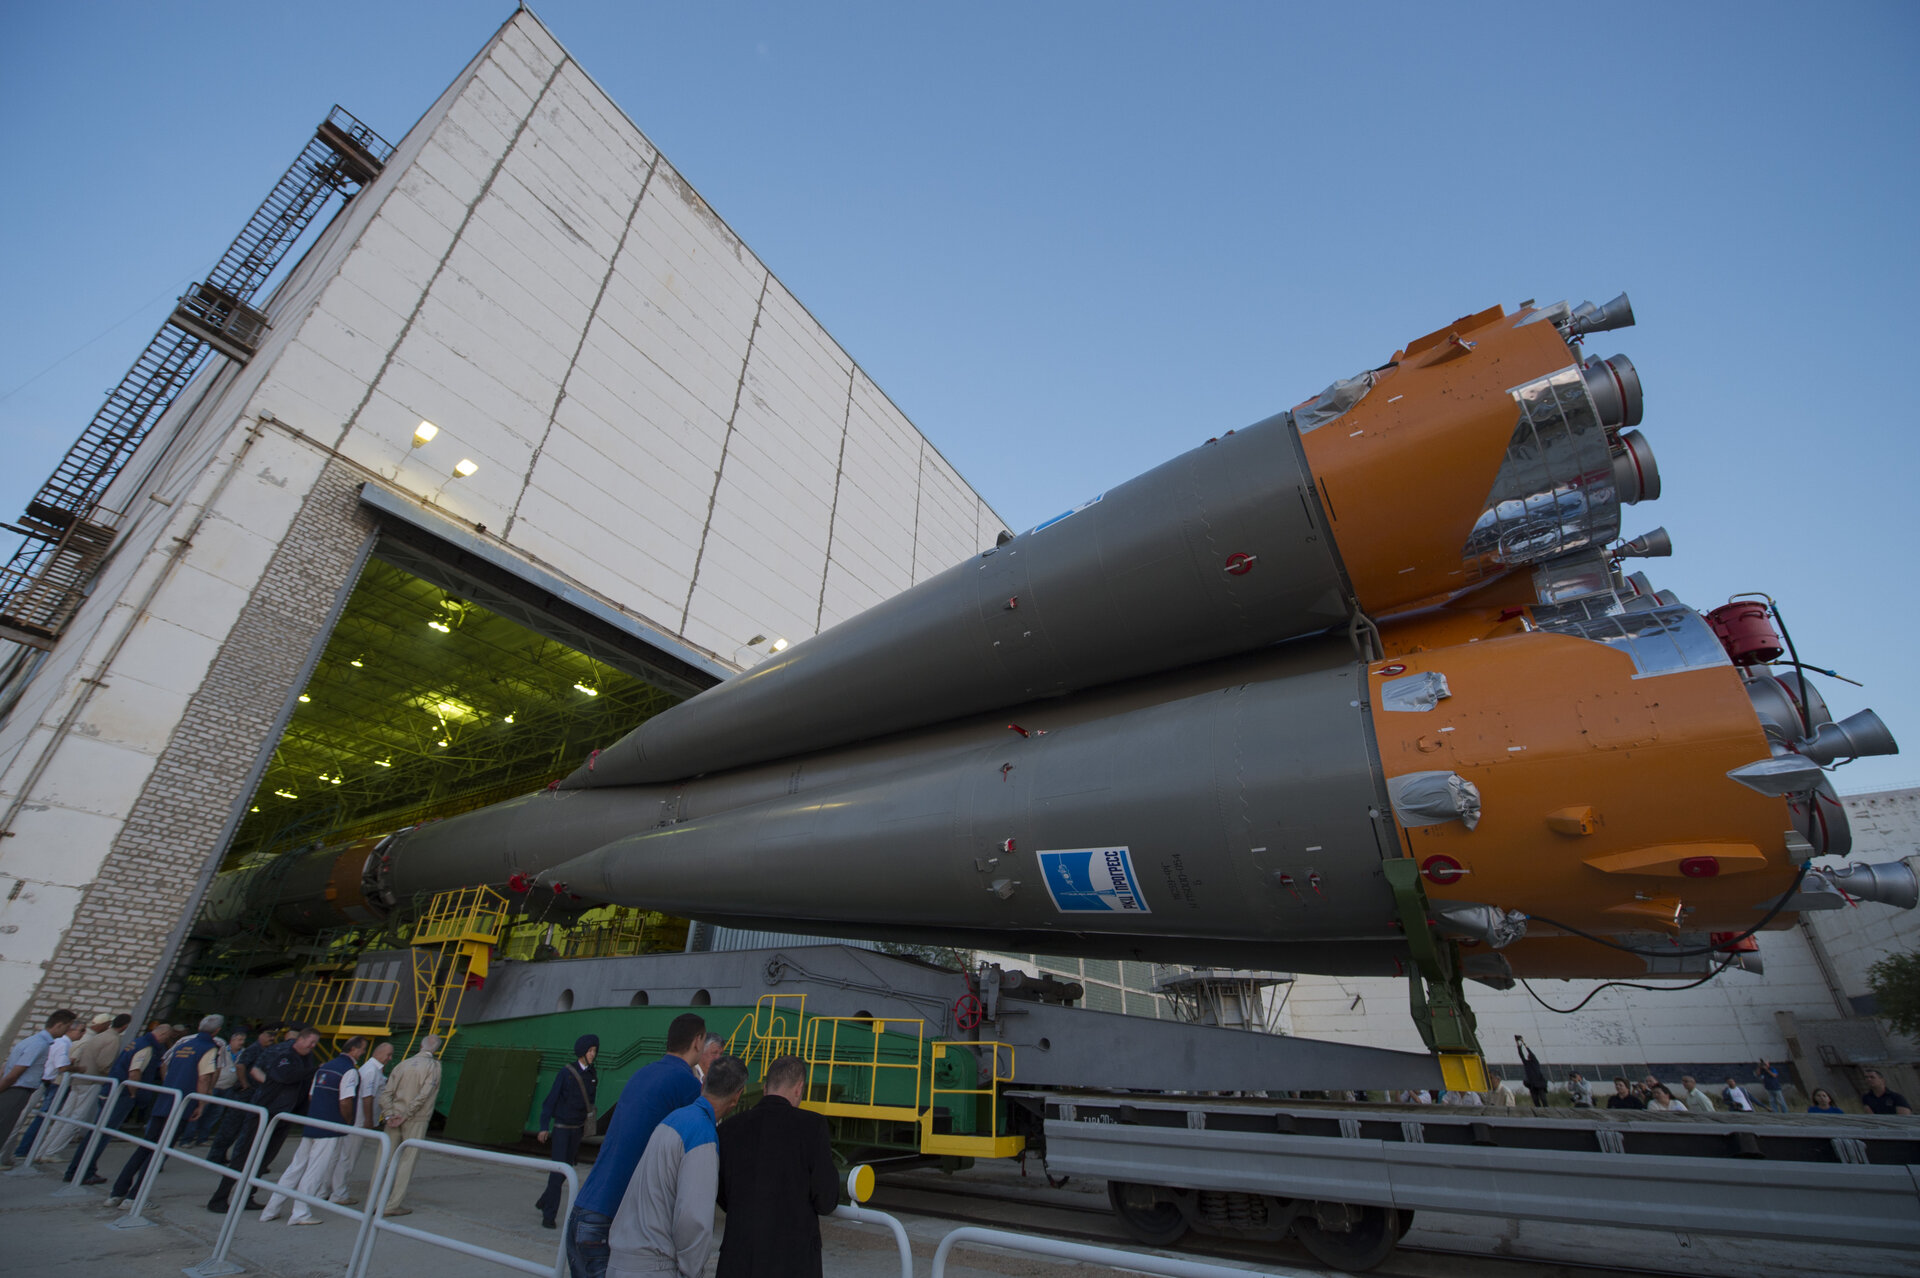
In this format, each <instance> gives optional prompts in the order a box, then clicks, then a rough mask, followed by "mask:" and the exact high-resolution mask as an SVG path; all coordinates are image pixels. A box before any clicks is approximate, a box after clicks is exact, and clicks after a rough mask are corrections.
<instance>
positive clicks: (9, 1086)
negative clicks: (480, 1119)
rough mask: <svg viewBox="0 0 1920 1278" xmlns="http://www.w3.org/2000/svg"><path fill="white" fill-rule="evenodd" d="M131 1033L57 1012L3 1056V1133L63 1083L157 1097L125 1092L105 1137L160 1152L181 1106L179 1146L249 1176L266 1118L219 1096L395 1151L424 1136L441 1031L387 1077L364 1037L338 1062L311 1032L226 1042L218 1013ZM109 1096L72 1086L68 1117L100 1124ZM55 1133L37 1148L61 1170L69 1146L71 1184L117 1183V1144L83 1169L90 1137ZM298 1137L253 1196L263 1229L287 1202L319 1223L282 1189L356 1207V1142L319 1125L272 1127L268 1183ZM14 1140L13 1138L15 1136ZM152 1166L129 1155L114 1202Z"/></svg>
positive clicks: (382, 1049) (228, 1196) (103, 1017)
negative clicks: (111, 1162) (271, 1185)
mask: <svg viewBox="0 0 1920 1278" xmlns="http://www.w3.org/2000/svg"><path fill="white" fill-rule="evenodd" d="M132 1023H133V1021H132V1017H130V1016H127V1015H124V1014H123V1015H120V1016H112V1015H109V1014H106V1013H101V1014H100V1015H97V1016H94V1017H92V1018H91V1019H90V1020H82V1019H81V1017H80V1016H79V1015H78V1014H76V1013H74V1012H71V1011H67V1010H64V1009H63V1010H61V1011H57V1012H55V1013H53V1015H51V1016H49V1017H48V1018H47V1020H46V1022H45V1025H44V1027H43V1028H42V1029H41V1030H40V1032H39V1033H37V1034H34V1035H32V1036H31V1037H29V1038H26V1039H23V1040H22V1041H21V1042H20V1043H19V1044H17V1045H16V1046H15V1047H14V1049H13V1052H12V1053H11V1054H10V1055H9V1056H8V1057H7V1064H6V1069H5V1072H4V1073H3V1074H0V1133H9V1134H10V1133H11V1132H12V1130H13V1129H14V1128H15V1127H16V1126H17V1125H18V1124H19V1121H20V1119H21V1117H22V1116H23V1114H24V1112H25V1111H26V1110H27V1108H28V1106H29V1105H30V1104H31V1103H32V1101H33V1100H34V1098H35V1097H36V1096H43V1097H45V1098H46V1100H47V1102H48V1103H51V1101H52V1099H53V1098H54V1096H55V1095H57V1093H58V1089H59V1086H60V1083H61V1080H62V1078H63V1077H64V1076H65V1075H68V1074H75V1075H86V1076H89V1077H93V1078H100V1077H105V1078H110V1079H118V1080H120V1081H122V1082H133V1083H144V1084H149V1085H151V1086H154V1087H156V1088H158V1089H160V1090H152V1091H149V1090H146V1089H144V1088H122V1089H121V1090H120V1092H119V1095H118V1097H117V1098H116V1099H115V1101H114V1105H113V1110H112V1112H111V1113H109V1114H108V1115H107V1117H106V1127H107V1129H108V1130H109V1131H115V1130H119V1129H122V1128H124V1127H126V1126H127V1125H128V1124H129V1123H131V1124H133V1125H135V1126H138V1127H139V1128H140V1129H141V1134H142V1135H143V1136H144V1137H145V1139H147V1140H150V1141H156V1142H157V1141H158V1140H159V1139H160V1137H161V1136H162V1135H164V1134H165V1132H166V1129H167V1126H168V1123H169V1120H172V1116H173V1109H174V1106H175V1105H176V1104H182V1105H185V1106H186V1110H185V1112H184V1113H182V1114H181V1116H180V1117H179V1118H178V1119H177V1120H173V1121H174V1127H175V1130H174V1134H173V1141H172V1147H173V1148H176V1149H193V1148H195V1147H199V1146H206V1147H207V1152H206V1154H205V1155H204V1157H205V1158H206V1159H207V1161H209V1162H213V1163H218V1164H220V1165H221V1166H224V1167H228V1168H231V1169H232V1170H234V1171H240V1170H242V1169H243V1168H244V1166H245V1163H246V1158H247V1155H248V1152H249V1151H250V1150H251V1149H252V1148H253V1144H254V1134H255V1132H256V1131H257V1129H258V1126H259V1123H260V1121H261V1120H260V1118H259V1116H258V1115H257V1114H255V1113H254V1112H252V1111H250V1110H245V1109H238V1108H234V1107H232V1106H229V1105H221V1104H217V1103H213V1098H218V1099H220V1100H228V1101H241V1102H246V1103H248V1104H252V1105H257V1106H259V1107H261V1108H262V1109H264V1110H265V1111H266V1114H267V1116H268V1119H269V1120H271V1119H272V1118H273V1117H275V1116H277V1115H280V1114H292V1115H295V1116H296V1117H297V1118H302V1119H308V1120H324V1121H327V1122H330V1123H337V1124H342V1125H345V1126H347V1127H364V1128H373V1127H384V1128H385V1129H387V1130H388V1131H389V1132H391V1133H392V1134H393V1137H394V1139H395V1140H396V1141H399V1140H405V1139H409V1138H414V1137H420V1136H424V1135H425V1134H426V1131H427V1123H428V1120H429V1119H431V1118H432V1116H433V1105H434V1100H435V1098H436V1097H437V1096H438V1095H439V1091H440V1061H439V1059H438V1054H439V1050H440V1040H439V1039H438V1038H436V1037H434V1036H432V1035H428V1036H427V1037H424V1038H422V1039H421V1040H420V1042H419V1050H418V1051H417V1052H416V1053H415V1054H414V1055H413V1056H411V1057H409V1058H408V1059H407V1060H405V1061H404V1062H402V1063H401V1064H400V1065H398V1066H396V1067H395V1068H394V1069H393V1071H392V1073H391V1075H389V1074H388V1072H387V1065H388V1064H389V1062H391V1061H392V1059H393V1053H394V1046H393V1044H391V1043H384V1042H383V1043H379V1044H372V1043H369V1042H368V1040H366V1039H364V1038H350V1039H348V1040H346V1041H345V1042H344V1043H342V1044H341V1046H340V1050H339V1051H338V1052H337V1053H335V1054H333V1055H332V1056H330V1057H329V1056H328V1055H327V1054H326V1053H323V1052H321V1051H320V1050H319V1047H320V1034H319V1033H318V1031H316V1030H313V1029H309V1028H306V1027H303V1026H277V1025H276V1026H262V1027H260V1028H258V1029H254V1030H246V1029H236V1030H233V1031H231V1032H228V1031H227V1030H226V1022H225V1018H224V1017H222V1016H219V1015H217V1014H216V1015H211V1016H205V1017H202V1018H201V1019H200V1020H199V1022H198V1023H197V1024H196V1025H195V1026H194V1027H192V1028H191V1029H189V1027H187V1026H185V1025H172V1024H168V1023H167V1022H165V1021H153V1022H151V1023H150V1024H148V1025H147V1026H146V1028H145V1029H143V1030H141V1031H140V1032H139V1033H138V1034H135V1035H133V1036H132V1037H131V1038H128V1037H127V1031H128V1030H129V1029H130V1028H131V1027H132ZM110 1091H111V1084H102V1083H81V1084H78V1085H70V1086H69V1087H68V1090H67V1096H66V1099H65V1101H64V1102H63V1103H62V1105H61V1107H60V1110H59V1113H60V1114H61V1115H63V1116H66V1117H71V1118H75V1119H78V1120H82V1121H91V1120H92V1119H93V1118H94V1117H95V1116H96V1115H97V1114H98V1113H99V1112H100V1110H101V1107H102V1106H103V1105H105V1103H106V1098H107V1096H108V1094H109V1092H110ZM176 1096H177V1097H178V1098H179V1099H178V1100H176ZM43 1108H44V1107H43ZM42 1121H43V1120H42V1119H41V1118H39V1117H36V1118H35V1119H34V1120H33V1121H32V1122H31V1123H28V1124H26V1130H25V1131H24V1132H23V1133H22V1134H21V1136H20V1138H19V1141H18V1143H17V1144H14V1145H11V1152H10V1154H9V1156H8V1158H7V1160H6V1161H7V1162H9V1163H12V1162H15V1161H18V1160H19V1159H23V1158H25V1157H27V1156H28V1155H29V1154H30V1153H32V1152H33V1146H34V1141H35V1139H36V1138H37V1137H38V1136H39V1129H40V1125H41V1122H42ZM55 1126H56V1128H57V1130H56V1131H54V1132H52V1133H49V1134H48V1137H47V1139H46V1140H44V1141H42V1142H41V1143H40V1149H39V1152H38V1154H37V1155H36V1161H39V1162H43V1163H54V1162H57V1161H58V1160H59V1159H60V1158H61V1157H63V1156H65V1154H66V1151H67V1149H68V1147H69V1146H73V1147H74V1148H73V1154H72V1157H71V1159H70V1160H69V1161H68V1163H67V1167H66V1171H65V1173H64V1175H65V1179H66V1180H68V1181H73V1182H78V1183H80V1184H82V1185H105V1184H108V1180H107V1178H106V1177H105V1176H103V1175H102V1174H101V1173H100V1160H101V1157H102V1156H103V1155H104V1154H105V1153H106V1150H107V1146H108V1144H109V1142H108V1141H105V1140H101V1141H96V1142H93V1156H92V1157H91V1158H90V1159H87V1160H86V1163H85V1166H82V1165H81V1160H82V1159H83V1158H84V1157H85V1155H86V1152H87V1147H88V1142H87V1141H85V1140H81V1139H79V1137H80V1136H81V1135H82V1129H81V1128H79V1127H76V1126H74V1125H72V1124H67V1123H60V1124H56V1125H55ZM294 1135H297V1136H298V1137H299V1143H298V1145H297V1147H296V1148H295V1151H294V1155H293V1159H292V1161H291V1162H290V1163H289V1164H288V1165H287V1168H286V1170H285V1171H284V1172H282V1173H281V1176H280V1179H279V1180H278V1182H277V1187H278V1189H279V1190H280V1191H282V1192H279V1193H275V1194H274V1195H273V1196H272V1197H271V1198H270V1199H269V1200H268V1201H267V1202H264V1203H263V1202H261V1201H260V1200H259V1196H258V1194H257V1193H255V1194H250V1195H249V1196H248V1199H247V1202H246V1203H245V1204H244V1206H245V1208H246V1209H247V1210H257V1211H260V1212H261V1219H262V1220H275V1219H278V1218H279V1216H280V1212H281V1208H282V1207H283V1206H284V1205H285V1204H286V1203H288V1202H291V1203H292V1207H291V1210H290V1211H288V1213H287V1220H288V1223H289V1224H293V1225H309V1224H317V1223H319V1222H318V1218H317V1217H316V1216H315V1215H314V1214H313V1212H312V1210H311V1208H310V1207H309V1206H308V1205H307V1203H305V1202H303V1201H301V1200H300V1199H298V1198H291V1197H289V1195H288V1193H287V1192H285V1191H292V1192H293V1193H298V1194H306V1195H310V1196H313V1197H320V1198H326V1199H328V1200H329V1201H332V1202H336V1203H340V1204H342V1205H352V1204H354V1203H357V1202H359V1201H360V1200H359V1199H358V1198H356V1197H355V1196H354V1195H353V1193H352V1192H351V1188H350V1186H349V1184H348V1180H349V1178H350V1176H351V1173H352V1169H353V1164H354V1154H355V1153H357V1152H358V1148H357V1147H358V1145H359V1143H360V1142H358V1141H356V1140H353V1139H351V1138H349V1137H348V1136H347V1135H346V1134H345V1133H343V1132H341V1131H338V1130H336V1129H334V1128H330V1127H321V1126H318V1125H317V1124H316V1123H313V1122H284V1123H278V1124H275V1125H274V1126H273V1128H272V1130H271V1132H270V1134H269V1135H268V1137H267V1146H266V1150H265V1152H264V1155H263V1156H262V1159H261V1162H260V1167H259V1173H258V1174H259V1175H260V1176H261V1177H262V1178H265V1177H267V1176H268V1175H269V1174H270V1173H271V1170H272V1167H273V1164H274V1161H275V1159H276V1158H277V1157H278V1156H279V1154H280V1151H281V1148H282V1147H283V1146H284V1145H285V1143H286V1141H287V1140H288V1139H289V1137H290V1136H294ZM8 1139H9V1141H11V1136H10V1135H9V1136H8ZM414 1157H415V1154H414V1151H413V1150H404V1151H402V1153H401V1155H400V1164H399V1166H398V1167H396V1168H395V1173H394V1179H393V1184H392V1188H391V1190H390V1191H389V1193H388V1196H387V1203H386V1212H387V1214H388V1215H390V1216H393V1215H405V1214H406V1213H407V1210H408V1208H407V1207H406V1205H405V1203H404V1201H403V1200H404V1199H405V1197H406V1192H407V1185H408V1181H409V1178H410V1177H411V1175H412V1170H413V1161H414ZM152 1158H153V1153H152V1151H151V1150H149V1149H148V1148H147V1147H146V1146H144V1145H137V1146H135V1147H134V1149H133V1151H132V1152H131V1153H130V1154H129V1155H128V1157H127V1161H126V1162H125V1163H124V1164H122V1165H121V1167H120V1169H119V1173H118V1175H116V1176H115V1177H114V1179H113V1181H112V1188H111V1189H109V1190H108V1196H107V1205H108V1206H110V1207H112V1206H118V1205H119V1204H120V1203H121V1202H122V1201H124V1200H125V1199H127V1198H129V1197H131V1196H132V1195H133V1194H135V1193H136V1192H138V1190H139V1188H140V1183H141V1181H142V1179H143V1178H144V1177H145V1175H146V1174H147V1170H148V1166H149V1164H150V1163H151V1161H152ZM235 1183H236V1182H235V1181H234V1180H231V1179H228V1178H226V1177H222V1178H221V1179H220V1183H219V1187H218V1188H217V1189H216V1190H215V1191H214V1194H213V1197H212V1198H211V1199H210V1200H209V1201H208V1203H207V1209H208V1210H209V1211H215V1212H224V1211H226V1210H227V1209H228V1207H229V1205H230V1204H231V1201H232V1193H233V1186H234V1184H235Z"/></svg>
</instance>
